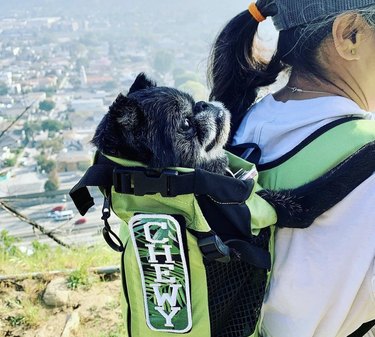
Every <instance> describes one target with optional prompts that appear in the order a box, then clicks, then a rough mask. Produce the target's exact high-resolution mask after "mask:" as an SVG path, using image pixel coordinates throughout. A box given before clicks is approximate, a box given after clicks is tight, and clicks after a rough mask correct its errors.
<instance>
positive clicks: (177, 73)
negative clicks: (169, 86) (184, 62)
mask: <svg viewBox="0 0 375 337" xmlns="http://www.w3.org/2000/svg"><path fill="white" fill-rule="evenodd" d="M173 79H174V85H175V86H176V87H179V86H180V85H182V84H184V83H186V82H187V81H194V82H199V81H200V78H199V75H198V74H196V73H194V72H192V71H185V70H182V69H175V70H174V71H173Z"/></svg>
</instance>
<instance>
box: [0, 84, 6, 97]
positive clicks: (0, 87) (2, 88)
mask: <svg viewBox="0 0 375 337" xmlns="http://www.w3.org/2000/svg"><path fill="white" fill-rule="evenodd" d="M7 94H8V86H7V85H6V84H5V83H4V82H0V96H2V95H7Z"/></svg>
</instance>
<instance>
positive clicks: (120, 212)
mask: <svg viewBox="0 0 375 337" xmlns="http://www.w3.org/2000/svg"><path fill="white" fill-rule="evenodd" d="M228 158H229V162H230V168H231V170H232V172H236V171H238V170H239V169H240V168H242V169H244V170H247V171H251V170H252V169H254V165H253V164H251V163H249V162H247V161H245V160H243V159H241V158H239V157H236V156H234V155H232V154H230V153H228ZM108 159H110V160H112V161H114V162H116V163H118V164H120V165H123V166H127V167H130V166H132V167H134V166H141V167H142V166H144V165H142V164H141V163H137V162H132V161H127V160H123V159H119V158H115V157H109V156H108ZM173 169H175V170H177V171H179V172H191V171H193V170H192V169H185V168H173ZM254 180H255V181H256V180H257V176H255V177H254ZM259 189H261V187H260V186H259V185H258V184H256V187H255V188H254V190H253V191H252V194H251V196H250V198H249V199H248V200H247V201H246V204H247V205H248V207H250V209H251V214H252V217H251V224H248V226H249V230H250V229H252V232H253V233H254V234H255V235H256V234H257V233H258V232H259V229H261V228H265V227H268V226H270V224H274V223H275V222H276V213H275V211H274V210H273V208H272V207H271V206H270V205H269V204H268V203H267V202H265V201H264V200H263V199H261V198H260V197H259V196H258V195H257V194H255V191H256V190H259ZM112 209H113V211H114V212H115V213H116V215H117V216H118V217H119V218H120V219H122V220H123V222H122V224H121V228H120V238H121V240H122V242H123V243H126V252H125V254H124V256H125V255H126V259H125V260H124V265H125V274H126V283H127V287H128V297H129V301H130V307H131V310H132V311H131V322H133V324H132V336H144V337H148V336H159V337H170V336H171V335H177V334H171V333H167V332H155V331H152V330H150V329H149V328H148V326H147V323H146V321H145V310H144V302H143V293H142V287H141V286H140V284H141V282H142V281H141V276H140V273H139V268H138V264H137V260H136V256H135V253H134V249H133V246H132V245H133V243H132V241H131V240H129V230H128V222H129V221H130V219H131V218H132V217H133V215H134V214H136V213H155V214H180V215H183V216H184V217H185V220H186V226H187V227H188V228H190V229H193V230H195V231H198V232H208V231H210V227H209V225H208V223H207V221H206V219H205V218H204V216H203V214H202V211H201V209H200V207H199V205H198V202H197V200H196V199H195V196H194V195H193V194H188V195H181V196H177V197H172V198H165V197H162V196H161V195H160V194H154V195H145V196H134V195H127V194H119V193H116V192H115V190H114V188H112ZM187 240H188V247H189V249H188V251H189V267H190V278H191V300H192V312H193V328H192V330H191V331H190V332H189V333H185V334H183V335H184V336H191V337H198V336H199V337H200V336H207V337H208V336H210V319H209V309H208V303H207V302H208V300H207V296H208V295H207V283H206V273H205V267H204V265H203V259H202V254H201V252H200V249H199V247H198V245H197V242H196V239H195V237H194V236H193V235H191V234H190V233H189V232H187ZM272 245H273V243H271V246H272ZM121 303H122V310H123V314H124V317H125V321H126V318H127V315H128V310H129V307H128V303H126V300H125V296H124V294H123V293H122V301H121ZM125 327H126V328H127V322H125Z"/></svg>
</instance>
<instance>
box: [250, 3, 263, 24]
mask: <svg viewBox="0 0 375 337" xmlns="http://www.w3.org/2000/svg"><path fill="white" fill-rule="evenodd" d="M249 12H250V14H251V16H252V17H253V18H254V19H255V20H256V21H258V22H262V21H264V20H265V19H266V18H265V17H264V16H263V14H262V13H261V12H260V10H259V9H258V7H257V5H256V3H255V2H253V3H251V4H250V6H249Z"/></svg>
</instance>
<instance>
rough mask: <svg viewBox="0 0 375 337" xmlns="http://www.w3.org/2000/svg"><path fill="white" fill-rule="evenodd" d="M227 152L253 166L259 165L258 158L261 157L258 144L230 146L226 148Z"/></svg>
mask: <svg viewBox="0 0 375 337" xmlns="http://www.w3.org/2000/svg"><path fill="white" fill-rule="evenodd" d="M227 150H228V151H229V152H232V153H233V154H235V155H236V156H238V157H241V158H242V159H245V160H247V161H249V162H251V163H254V164H255V165H258V164H259V161H260V158H261V156H262V151H261V149H260V147H259V145H258V144H256V143H244V144H238V145H231V146H228V147H227Z"/></svg>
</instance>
